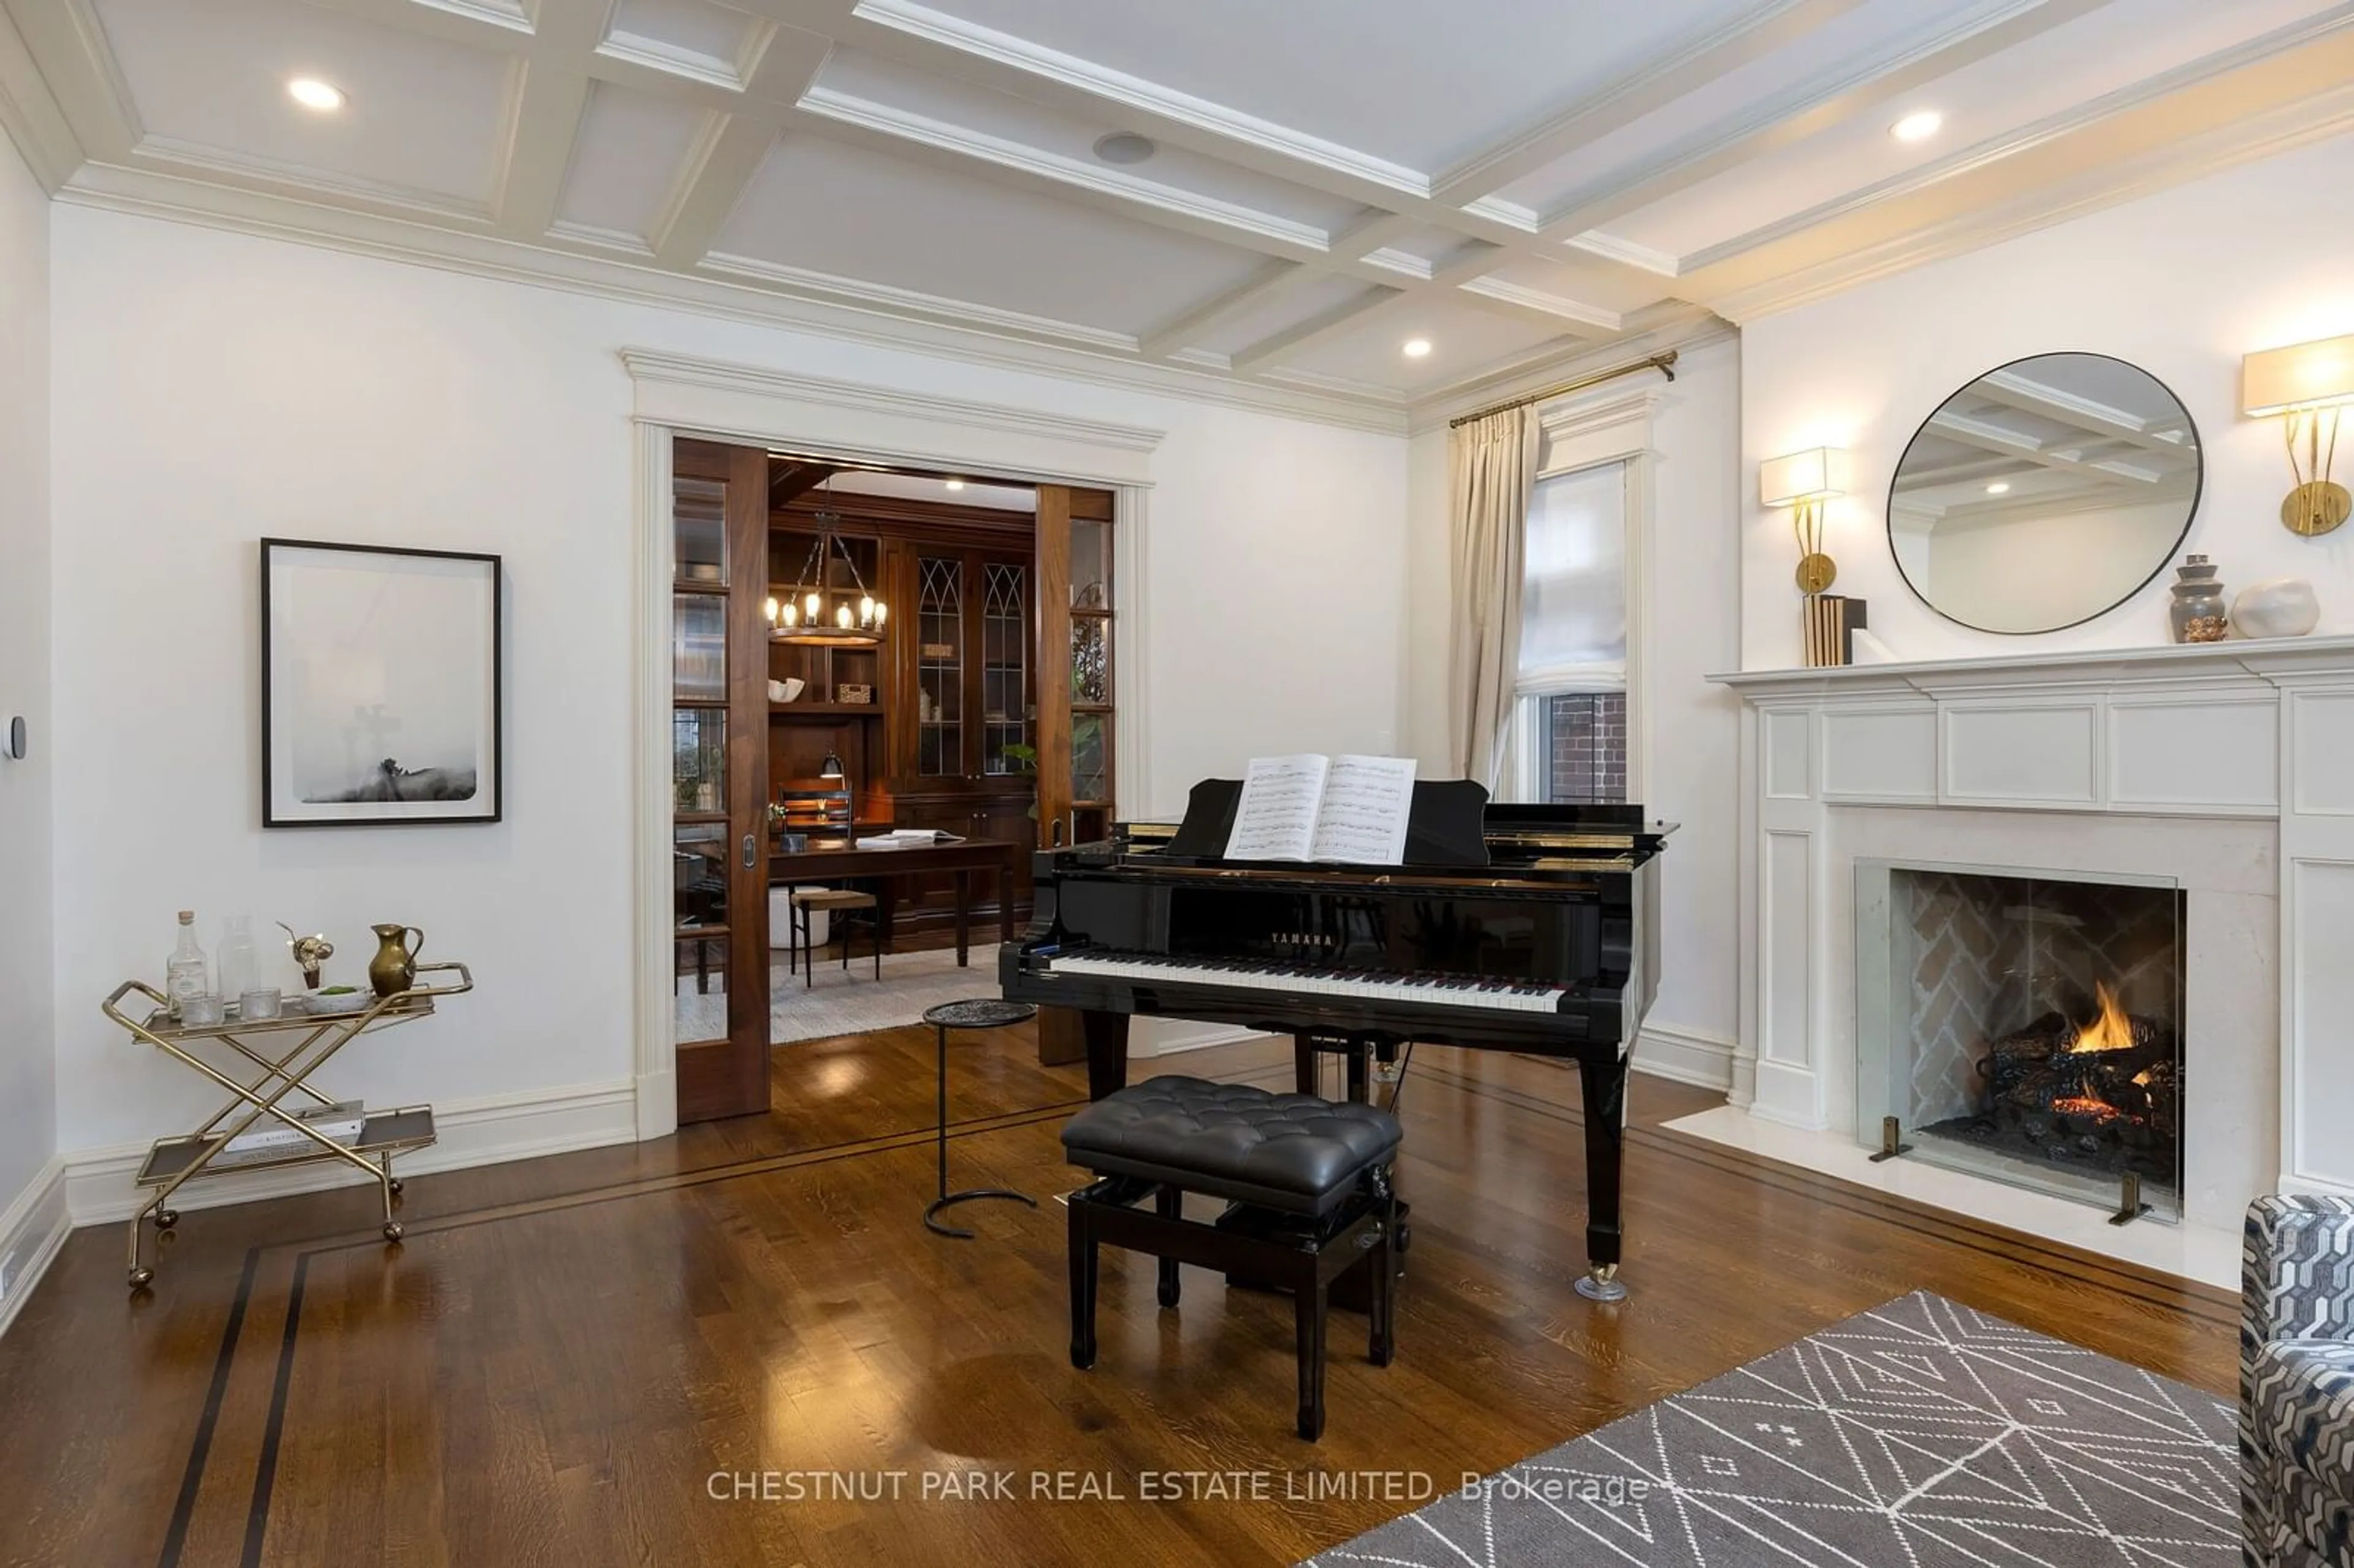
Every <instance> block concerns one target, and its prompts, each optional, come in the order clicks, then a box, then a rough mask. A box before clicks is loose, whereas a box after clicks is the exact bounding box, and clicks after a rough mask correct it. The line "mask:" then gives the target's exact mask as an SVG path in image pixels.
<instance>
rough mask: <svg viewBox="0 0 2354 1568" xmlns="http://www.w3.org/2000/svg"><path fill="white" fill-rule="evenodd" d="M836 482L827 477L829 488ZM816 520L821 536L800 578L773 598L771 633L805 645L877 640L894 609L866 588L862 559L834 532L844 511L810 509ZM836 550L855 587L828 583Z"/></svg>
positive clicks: (859, 645)
mask: <svg viewBox="0 0 2354 1568" xmlns="http://www.w3.org/2000/svg"><path fill="white" fill-rule="evenodd" d="M827 489H828V490H829V491H831V490H832V481H831V480H829V481H828V482H827ZM812 520H813V521H814V522H815V523H816V524H817V526H818V535H817V542H816V543H815V544H813V545H811V546H810V554H809V560H808V561H807V562H806V563H804V564H803V566H802V567H801V580H800V581H799V582H798V583H796V584H795V585H794V586H793V589H792V592H791V593H790V595H788V596H787V597H786V598H784V599H770V600H769V604H768V614H769V636H770V637H771V638H772V639H774V640H775V641H779V642H790V643H793V644H795V645H797V646H799V647H803V648H873V647H876V646H878V645H879V644H881V642H882V641H883V622H884V620H885V618H886V617H887V616H888V614H889V613H890V612H889V611H888V610H887V609H885V607H884V604H883V601H882V600H881V599H876V598H875V596H874V595H873V594H872V593H869V592H868V591H867V588H866V579H865V578H864V577H861V576H859V573H858V563H857V562H856V561H855V560H854V559H852V557H851V554H850V546H848V545H846V544H844V543H843V539H842V535H840V534H838V533H836V532H835V528H836V525H837V524H840V523H841V521H842V516H841V514H839V513H836V512H832V511H829V510H826V509H824V508H820V509H819V510H818V511H817V512H816V513H814V514H812ZM835 556H840V557H841V558H842V564H843V566H845V567H849V568H850V582H851V587H850V588H849V589H848V590H846V591H845V590H843V589H840V588H830V587H828V586H827V584H826V577H827V576H828V574H829V571H830V569H831V567H832V564H833V559H834V557H835Z"/></svg>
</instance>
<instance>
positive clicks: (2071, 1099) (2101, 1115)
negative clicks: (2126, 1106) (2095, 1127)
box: [2052, 1095, 2125, 1121]
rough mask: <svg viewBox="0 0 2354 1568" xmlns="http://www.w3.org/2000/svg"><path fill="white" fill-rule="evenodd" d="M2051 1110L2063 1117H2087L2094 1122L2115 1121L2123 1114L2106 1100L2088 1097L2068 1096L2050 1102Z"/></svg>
mask: <svg viewBox="0 0 2354 1568" xmlns="http://www.w3.org/2000/svg"><path fill="white" fill-rule="evenodd" d="M2052 1109H2053V1110H2056V1111H2058V1112H2060V1113H2061V1114H2062V1115H2063V1116H2088V1117H2091V1118H2093V1119H2094V1121H2115V1120H2116V1119H2117V1118H2119V1117H2120V1116H2123V1115H2124V1114H2125V1113H2124V1112H2123V1111H2120V1110H2119V1109H2117V1107H2115V1106H2113V1105H2111V1104H2110V1103H2109V1102H2108V1101H2106V1100H2096V1099H2094V1098H2093V1097H2091V1096H2090V1095H2070V1096H2068V1097H2066V1098H2064V1099H2056V1100H2053V1101H2052Z"/></svg>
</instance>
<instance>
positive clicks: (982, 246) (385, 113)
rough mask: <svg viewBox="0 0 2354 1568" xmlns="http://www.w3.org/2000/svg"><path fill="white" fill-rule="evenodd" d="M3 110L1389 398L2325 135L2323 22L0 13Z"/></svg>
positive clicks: (1253, 8) (123, 187)
mask: <svg viewBox="0 0 2354 1568" xmlns="http://www.w3.org/2000/svg"><path fill="white" fill-rule="evenodd" d="M298 78H308V79H316V80H320V81H323V82H326V83H329V84H332V85H333V86H334V88H336V89H339V90H341V91H342V93H343V94H344V95H345V101H344V103H343V105H342V107H340V108H338V109H335V110H333V111H315V110H312V109H307V108H304V107H302V106H301V105H299V104H297V103H296V102H295V101H292V99H291V98H290V96H289V94H288V91H287V84H288V82H289V81H290V80H292V79H298ZM1908 116H1926V117H1932V118H1934V120H1935V128H1934V129H1933V130H1931V131H1930V132H1928V133H1927V134H1925V135H1923V136H1921V137H1919V138H1917V139H1903V138H1900V137H1899V136H1898V135H1896V134H1894V133H1893V127H1894V126H1896V124H1897V123H1898V122H1900V121H1903V120H1905V119H1906V117H1908ZM0 123H5V126H6V128H7V129H8V130H9V132H11V133H12V135H14V137H15V138H16V142H17V143H18V145H19V146H20V147H21V148H23V149H24V150H25V152H26V154H27V159H28V161H29V162H31V163H32V164H33V165H34V167H35V169H36V171H37V173H39V174H40V175H42V176H43V177H44V178H45V179H46V180H47V181H48V183H49V184H50V185H51V187H52V188H53V189H55V190H58V192H59V194H61V195H62V196H66V197H67V198H68V199H74V200H82V201H89V202H93V203H101V204H110V205H118V206H128V207H135V208H137V209H139V210H144V211H159V210H160V211H175V210H176V211H179V212H182V213H186V214H188V215H192V216H201V217H207V218H208V219H210V220H214V221H235V222H239V223H243V224H246V225H248V226H253V227H264V228H270V229H271V230H272V231H275V232H281V233H287V232H291V233H294V234H296V235H306V234H307V235H315V236H318V237H320V238H326V239H330V240H334V239H345V240H350V239H352V238H354V237H355V236H358V235H360V234H363V233H365V234H367V235H370V236H373V237H375V238H376V243H378V244H379V245H383V244H386V243H388V242H387V241H385V240H384V239H383V238H382V237H383V236H384V235H386V234H387V233H392V232H396V231H398V232H401V233H403V234H405V235H406V236H407V238H406V239H405V240H404V242H403V244H404V247H405V249H406V250H407V251H408V253H411V254H420V255H425V256H432V255H435V254H442V255H445V256H447V257H449V258H451V259H453V260H454V259H457V258H460V257H463V258H464V259H466V260H468V261H469V262H471V263H472V264H476V265H482V264H486V263H485V262H484V258H486V257H493V258H495V259H496V264H497V265H498V266H499V267H500V268H502V269H503V270H506V271H508V272H510V273H512V272H514V271H516V270H522V271H525V272H529V271H531V270H535V269H537V270H544V271H546V273H547V274H549V275H550V276H553V277H560V278H563V279H566V280H569V281H579V280H580V279H582V278H584V277H586V276H588V273H589V271H590V270H595V271H596V272H597V273H598V275H599V276H602V277H607V278H628V279H631V281H632V286H633V287H635V288H638V289H639V290H640V291H646V292H652V293H656V294H660V293H663V292H664V291H669V292H671V293H673V294H675V295H676V296H677V297H679V298H681V299H682V300H684V301H687V302H695V303H703V304H708V303H710V302H714V301H716V300H725V301H727V302H730V303H729V306H728V308H730V309H735V310H738V311H745V312H748V313H753V314H758V313H759V312H760V310H761V309H763V308H769V309H772V310H773V311H774V312H775V313H778V314H779V316H780V317H782V318H784V319H802V318H801V317H796V316H794V315H793V314H792V313H793V312H795V311H802V312H806V311H808V310H811V309H819V308H822V309H824V310H828V311H833V312H837V313H838V312H843V311H848V312H853V313H858V314H859V315H860V316H861V317H862V319H867V320H876V321H887V322H891V323H919V324H921V325H922V326H923V327H924V328H926V329H927V330H931V331H938V330H940V329H947V330H949V331H951V332H955V333H979V334H988V339H989V340H993V341H995V342H997V343H1000V344H1005V343H1016V344H1026V345H1030V346H1031V347H1032V348H1033V349H1038V348H1043V349H1045V350H1048V351H1052V350H1056V349H1067V350H1073V351H1076V352H1078V353H1081V354H1084V355H1092V356H1095V359H1096V360H1097V362H1098V363H1100V362H1106V361H1120V362H1127V363H1128V364H1129V365H1130V366H1138V367H1152V366H1158V367H1160V369H1159V370H1158V371H1152V370H1150V369H1143V370H1140V371H1139V372H1138V374H1140V375H1154V376H1165V377H1168V378H1171V379H1172V380H1185V381H1190V382H1192V383H1193V384H1195V385H1196V386H1205V385H1208V384H1211V383H1226V384H1229V385H1230V386H1231V387H1232V388H1233V390H1234V391H1235V393H1237V394H1242V393H1245V392H1256V393H1257V394H1264V395H1268V396H1272V395H1274V394H1276V393H1284V394H1288V395H1292V396H1295V397H1299V398H1301V399H1302V400H1304V401H1306V402H1309V403H1313V404H1317V405H1320V406H1322V407H1325V408H1359V409H1363V410H1370V411H1373V412H1374V413H1380V412H1381V411H1383V410H1388V411H1390V412H1391V416H1392V417H1394V412H1395V411H1396V410H1401V409H1404V408H1408V407H1410V406H1415V405H1421V404H1428V403H1430V402H1431V401H1432V400H1434V399H1437V398H1440V397H1447V396H1463V397H1468V396H1471V395H1473V394H1475V393H1477V392H1479V391H1481V390H1483V389H1486V388H1490V387H1497V386H1500V385H1503V384H1505V383H1507V382H1509V381H1510V380H1511V379H1512V378H1513V377H1514V376H1522V375H1525V374H1528V373H1530V372H1531V371H1532V369H1533V368H1535V367H1537V366H1543V365H1545V364H1548V363H1552V362H1555V361H1560V360H1564V359H1565V358H1568V357H1570V356H1573V355H1601V354H1606V353H1607V352H1608V350H1609V348H1610V345H1612V344H1616V343H1618V342H1620V341H1621V340H1634V339H1639V338H1645V337H1646V336H1647V335H1650V334H1657V333H1658V332H1659V331H1661V330H1663V329H1664V328H1665V327H1666V326H1667V325H1668V324H1670V323H1680V322H1689V321H1691V320H1692V319H1694V318H1695V317H1696V316H1698V315H1699V314H1700V313H1702V312H1703V311H1706V312H1714V313H1717V314H1719V315H1722V316H1724V317H1726V318H1727V319H1730V320H1734V321H1739V320H1742V319H1744V318H1746V317H1748V316H1751V315H1755V314H1757V313H1764V312H1768V311H1771V310H1774V309H1776V308H1780V307H1783V306H1786V305H1787V304H1790V303H1793V302H1798V301H1802V300H1805V299H1808V298H1810V297H1814V296H1816V295H1819V294H1820V293H1823V292H1827V291H1831V290H1834V289H1837V288H1840V287H1844V286H1846V285H1848V284H1850V283H1852V282H1854V281H1859V280H1861V279H1863V278H1867V277H1871V276H1874V275H1877V274H1879V273H1882V272H1886V271H1890V270H1896V269H1899V268H1903V267H1906V266H1911V265H1914V264H1917V263H1919V262H1921V261H1923V260H1929V259H1932V258H1935V257H1936V256H1941V255H1946V254H1951V253H1953V252H1955V251H1958V250H1962V249H1968V248H1970V247H1971V246H1974V245H1978V244H1983V243H1987V242H1988V241H1990V240H1992V239H1995V238H2001V237H2004V236H2006V235H2009V234H2012V233H2017V232H2019V231H2020V230H2022V229H2024V228H2031V227H2033V226H2035V225H2037V224H2041V223H2045V222H2050V221H2053V220H2055V219H2057V218H2061V217H2067V216H2071V215H2073V214H2074V213H2077V212H2081V211H2084V210H2085V209H2087V208H2089V207H2094V206H2097V205H2100V204H2102V203H2104V202H2108V201H2114V200H2118V199H2124V198H2126V197H2129V196H2135V195H2138V194H2141V193H2143V192H2146V191H2147V190H2150V189H2153V188H2156V187H2158V186H2159V185H2164V184H2168V183H2171V182H2174V181H2179V180H2181V179H2185V178H2190V177H2192V176H2195V175H2199V174H2201V173H2205V172H2207V171H2209V170H2211V169H2214V168H2217V167H2221V166H2223V165H2225V164H2230V163H2232V162H2235V161H2239V160H2243V159H2246V158H2250V157H2256V156H2261V155H2264V154H2269V153H2272V152H2276V151H2279V150H2282V149H2283V148H2285V147H2287V146H2290V145H2294V144H2296V143H2301V142H2304V141H2309V140H2313V139H2317V138H2318V137H2321V136H2325V135H2329V134H2333V133H2336V132H2340V131H2343V130H2346V129H2349V128H2354V4H2320V3H2317V0H2229V3H2228V4H2223V3H2219V0H1750V3H1747V4H1736V3H1734V0H1644V3H1643V4H1640V5H1633V4H1627V3H1624V0H1452V3H1449V4H1445V5H1440V4H1435V3H1433V0H1284V3H1282V4H1268V3H1267V0H1183V3H1182V4H1172V3H1170V0H727V3H726V4H722V3H720V0H0ZM1123 132H1124V133H1127V134H1128V136H1129V138H1137V137H1140V138H1143V139H1145V143H1144V144H1143V145H1142V146H1132V147H1131V148H1130V150H1131V151H1144V152H1146V153H1148V154H1149V155H1147V156H1145V157H1143V158H1142V159H1141V161H1121V160H1120V159H1119V157H1118V156H1116V154H1118V153H1119V151H1120V149H1119V145H1118V144H1117V143H1115V144H1113V145H1111V146H1108V147H1105V146H1100V145H1099V144H1101V143H1103V141H1104V138H1106V137H1108V136H1113V135H1115V134H1117V133H1123ZM975 341H982V340H975ZM1409 343H1420V344H1427V345H1428V350H1427V352H1426V353H1425V354H1422V355H1419V356H1410V355H1408V353H1407V352H1406V345H1407V344H1409Z"/></svg>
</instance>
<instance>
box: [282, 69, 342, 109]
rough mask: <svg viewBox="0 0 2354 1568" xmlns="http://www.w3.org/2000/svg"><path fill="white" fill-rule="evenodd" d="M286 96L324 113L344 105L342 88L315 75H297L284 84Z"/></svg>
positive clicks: (305, 106)
mask: <svg viewBox="0 0 2354 1568" xmlns="http://www.w3.org/2000/svg"><path fill="white" fill-rule="evenodd" d="M286 96H287V97H289V98H291V99H292V100H293V101H295V102H297V103H299V104H301V105H302V107H303V108H305V109H315V110H317V111H319V112H320V113H322V114H324V113H327V112H329V111H333V110H337V109H341V108H342V107H343V106H344V90H343V89H342V88H340V87H337V86H336V85H335V84H334V83H333V82H328V81H321V80H320V79H318V78H317V77H315V76H298V77H296V78H295V79H293V80H292V81H290V82H288V83H287V84H286Z"/></svg>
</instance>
